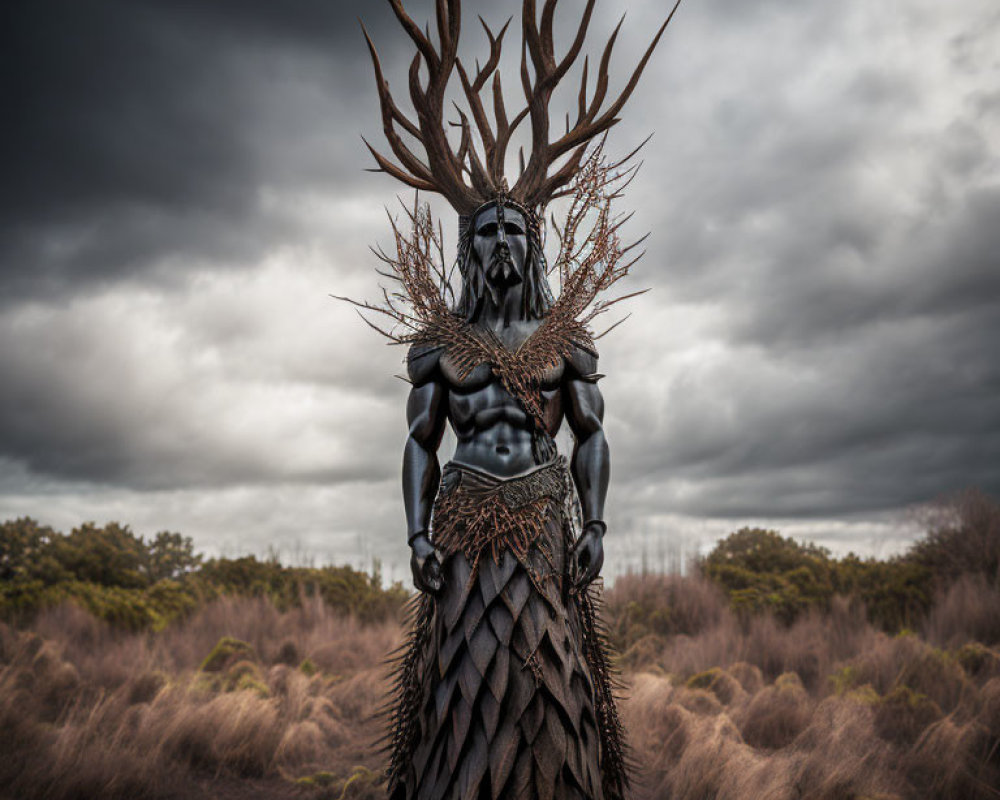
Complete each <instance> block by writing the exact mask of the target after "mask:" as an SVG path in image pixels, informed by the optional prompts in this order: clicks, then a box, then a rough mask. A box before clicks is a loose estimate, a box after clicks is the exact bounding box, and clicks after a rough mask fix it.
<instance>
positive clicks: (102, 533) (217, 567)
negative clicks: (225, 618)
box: [0, 518, 407, 631]
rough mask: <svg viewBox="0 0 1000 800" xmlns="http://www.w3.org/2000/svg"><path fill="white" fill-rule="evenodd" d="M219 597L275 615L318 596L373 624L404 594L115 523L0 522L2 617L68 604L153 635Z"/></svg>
mask: <svg viewBox="0 0 1000 800" xmlns="http://www.w3.org/2000/svg"><path fill="white" fill-rule="evenodd" d="M223 595H235V596H253V597H267V598H268V599H270V600H271V601H272V602H273V603H274V604H275V605H276V606H277V607H278V608H279V609H288V608H291V607H294V606H297V605H300V604H301V603H302V601H303V600H304V599H305V598H309V597H315V596H319V597H322V598H323V600H324V601H325V602H326V603H327V604H328V605H329V606H331V607H332V608H334V609H337V610H339V611H343V612H344V613H347V614H351V615H354V616H356V617H357V618H359V619H361V620H363V621H366V622H374V621H380V620H383V619H386V618H387V617H389V616H392V615H395V614H396V613H398V611H399V610H400V608H401V606H402V604H403V603H404V602H405V600H406V597H407V592H406V591H405V590H404V589H403V588H402V586H401V585H399V584H396V585H394V586H392V587H390V588H389V589H383V588H382V581H381V576H380V575H379V572H378V568H377V565H375V567H374V568H373V570H372V573H371V574H366V573H364V572H360V571H358V570H355V569H352V568H351V567H346V566H339V567H320V568H311V567H286V566H282V565H281V564H280V563H278V561H277V560H276V559H269V560H258V559H257V558H256V557H255V556H245V557H242V558H213V559H208V560H206V559H205V558H204V557H203V556H202V555H201V554H199V553H196V552H195V551H194V545H193V542H192V541H191V538H190V537H186V536H182V535H181V534H179V533H171V532H166V531H164V532H161V533H158V534H156V536H154V537H152V538H151V539H149V540H146V539H144V538H143V537H142V536H137V535H136V534H135V533H133V532H132V531H131V530H130V529H129V527H128V526H127V525H120V524H118V523H116V522H111V523H108V524H107V525H104V526H103V527H100V526H97V525H94V524H93V523H88V524H85V525H81V526H80V527H78V528H75V529H74V530H73V531H71V532H70V533H69V534H62V533H60V532H58V531H55V530H53V529H52V528H50V527H48V526H44V525H39V524H38V522H36V521H35V520H33V519H29V518H22V519H18V520H12V521H8V522H5V523H3V524H0V619H4V620H6V621H10V622H24V621H26V620H30V618H31V617H33V616H34V614H36V613H37V612H38V611H40V610H43V609H46V608H51V607H54V606H57V605H60V604H62V603H64V602H67V601H72V602H75V603H77V604H78V605H81V606H82V607H83V608H85V609H86V610H88V611H89V612H90V613H92V614H93V615H94V616H96V617H98V618H100V619H103V620H105V621H107V622H109V623H111V624H113V625H115V626H116V627H120V628H125V629H128V630H134V631H137V630H160V629H162V628H164V627H165V626H166V625H167V624H168V623H170V622H171V621H173V620H175V619H177V618H179V617H183V616H186V615H187V614H189V613H190V612H192V611H193V610H194V609H196V608H198V607H199V606H200V605H202V604H203V603H205V602H207V601H209V600H212V599H215V598H217V597H220V596H223Z"/></svg>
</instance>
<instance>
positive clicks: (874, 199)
mask: <svg viewBox="0 0 1000 800" xmlns="http://www.w3.org/2000/svg"><path fill="white" fill-rule="evenodd" d="M432 5H433V4H431V3H429V2H420V3H417V2H413V3H409V4H407V7H408V8H410V10H411V13H412V14H413V16H414V17H415V18H416V19H418V20H428V19H431V15H432V13H433V8H432ZM518 5H519V4H511V12H512V13H519V9H518ZM564 5H565V8H563V7H562V6H560V11H559V16H558V18H557V19H558V25H557V34H558V36H557V46H561V47H564V46H565V42H566V41H567V40H568V35H569V33H570V31H571V29H572V26H573V25H574V24H575V10H574V8H572V7H571V6H570V5H568V4H564ZM477 13H482V14H483V15H484V17H485V18H486V20H487V21H488V22H489V23H490V24H491V25H492V26H494V27H498V26H499V25H501V24H503V21H504V20H505V18H506V17H505V16H501V15H500V14H498V13H497V8H496V4H487V3H469V4H466V8H465V26H464V27H465V30H464V34H463V53H466V54H467V57H468V58H469V60H470V61H471V59H472V57H474V56H475V54H477V53H479V54H480V55H481V54H482V49H481V48H482V47H483V39H482V33H481V31H480V30H478V26H477V24H476V23H475V15H476V14H477ZM663 13H664V11H663V7H662V5H661V4H659V3H654V2H639V3H630V4H629V11H628V14H627V16H626V19H625V22H624V24H623V26H622V31H621V34H620V38H619V42H618V46H617V48H616V53H615V61H614V69H613V72H612V83H613V86H612V91H615V87H616V86H617V87H620V86H621V83H622V81H623V80H624V78H625V76H626V75H627V71H628V70H629V69H630V68H631V66H632V64H633V63H634V62H633V59H634V58H636V57H637V54H638V53H639V52H641V50H642V48H644V47H645V44H646V42H647V41H648V36H649V32H650V31H652V30H654V29H655V26H657V25H658V24H659V22H661V21H662V15H663ZM618 14H619V7H618V6H617V5H615V4H611V3H607V2H604V3H599V4H598V11H597V13H596V14H595V18H594V21H593V23H592V33H591V39H590V52H591V55H592V57H593V56H594V55H596V54H599V52H600V46H601V44H602V43H603V40H602V37H604V36H607V35H608V34H609V33H610V31H611V29H612V28H613V26H614V25H615V24H616V23H617V20H618V17H617V15H618ZM359 16H360V17H363V18H364V21H365V25H366V27H367V28H368V29H369V31H370V32H371V34H372V37H373V39H374V40H375V41H376V43H377V45H378V48H379V52H380V54H381V56H382V60H383V64H384V66H385V70H386V75H387V77H388V79H389V81H390V84H391V86H392V87H393V89H394V91H395V93H396V94H397V96H398V97H400V98H401V97H402V94H403V87H405V84H406V67H407V65H408V63H409V60H410V58H411V57H412V49H411V45H410V44H409V42H408V40H407V39H406V37H405V35H404V34H403V33H402V31H401V30H400V29H399V26H398V25H397V23H396V22H395V20H394V18H393V16H392V13H391V11H390V10H389V8H388V5H387V4H382V3H377V4H375V3H362V2H331V1H330V0H296V1H295V2H287V3H282V4H275V3H270V2H264V0H260V2H235V0H207V1H206V0H202V1H200V2H193V1H192V2H166V0H131V1H130V2H124V0H119V1H117V2H115V1H113V0H92V1H91V2H87V3H76V2H70V0H36V1H35V2H27V0H15V2H14V3H13V4H12V5H11V7H10V9H9V10H8V13H7V17H8V24H6V25H5V26H4V28H3V31H4V32H3V33H2V34H0V36H2V37H3V41H2V42H0V45H2V47H0V59H2V61H3V67H4V68H3V70H2V75H3V77H2V78H0V81H2V84H0V85H2V90H3V96H4V99H5V102H4V107H5V123H4V125H3V126H0V147H2V152H3V159H4V164H3V170H4V172H3V174H4V181H3V183H2V184H0V374H2V375H3V383H4V391H3V392H2V393H0V511H2V512H3V513H4V514H5V515H6V516H7V517H11V516H19V515H31V516H35V517H37V518H40V519H42V520H43V521H46V522H49V523H51V524H55V525H59V526H62V527H70V526H72V525H74V524H77V523H79V522H81V521H83V520H84V519H98V520H103V519H120V520H122V521H125V522H131V523H132V524H133V525H134V526H136V527H137V529H139V530H140V532H145V533H152V532H154V531H155V530H160V529H164V528H170V529H176V530H181V531H183V532H185V533H188V534H191V535H194V536H195V538H196V541H197V542H198V544H199V546H201V547H205V548H207V549H210V550H214V551H227V552H235V551H241V550H249V551H257V552H260V551H263V550H265V549H266V548H267V547H268V546H269V545H274V546H277V547H279V548H285V549H288V550H289V551H292V550H294V551H297V552H301V553H304V554H306V555H310V554H311V556H312V557H315V558H319V559H326V560H349V561H353V562H355V563H361V562H362V561H363V560H364V559H365V558H368V557H370V556H379V557H381V558H383V559H384V560H385V561H386V562H389V563H396V564H398V565H401V564H403V562H404V560H405V547H404V545H403V544H402V539H403V536H402V533H401V531H402V530H403V522H402V504H401V502H400V501H399V499H398V496H397V488H396V481H397V477H396V476H397V475H398V469H399V454H400V450H401V447H402V444H403V440H404V437H405V428H404V425H403V420H402V413H403V404H404V402H405V396H406V386H405V384H404V383H403V382H401V381H399V380H396V379H395V378H394V377H393V374H394V373H397V372H399V371H401V367H400V360H401V358H402V356H403V353H402V352H401V351H400V350H399V349H398V348H387V347H385V346H384V345H383V343H382V342H381V341H379V340H378V338H377V336H376V335H375V334H373V332H371V331H370V330H369V329H368V328H367V327H366V326H364V324H363V323H361V321H360V320H358V319H357V318H356V317H355V316H354V314H353V313H352V312H351V311H350V309H349V308H347V307H346V306H343V305H341V304H337V303H335V302H334V301H333V300H331V299H330V298H329V297H328V293H330V292H333V293H337V294H349V295H351V296H354V297H366V296H368V297H370V296H374V295H375V292H376V291H377V281H376V277H377V276H376V275H375V273H374V271H373V267H374V260H373V257H372V256H371V254H370V252H369V250H368V246H369V245H371V244H379V243H382V244H387V239H388V236H387V224H386V217H385V207H387V206H388V207H389V208H390V209H391V208H393V207H394V204H395V202H396V201H395V195H396V194H397V193H400V190H401V188H402V187H400V186H399V185H397V184H395V183H394V182H393V181H392V180H390V179H389V178H387V177H386V176H382V175H374V176H373V175H368V174H366V173H365V172H364V171H363V168H364V167H368V166H370V165H371V159H370V156H369V154H368V153H367V150H366V148H365V147H364V144H363V143H362V141H361V138H360V136H361V134H364V135H365V136H366V137H367V138H368V139H369V141H372V142H373V143H374V144H376V145H377V146H378V145H379V144H380V143H381V141H382V139H381V132H380V127H381V123H380V119H379V115H378V108H377V101H376V96H375V90H374V79H373V77H372V75H371V70H370V63H369V62H368V54H367V49H366V47H365V45H364V41H363V38H362V36H361V33H360V28H359V25H358V17H359ZM517 34H518V31H517V25H516V23H515V24H514V25H512V28H511V31H510V33H509V34H508V36H509V37H510V41H509V42H508V45H507V46H508V48H509V49H510V50H511V51H512V53H513V54H514V55H516V51H517V50H518V48H517V47H516V46H512V45H516V44H517V43H516V41H515V40H516V38H517ZM998 35H1000V12H998V11H997V10H996V9H995V4H993V3H990V2H987V1H986V0H961V1H960V2H956V3H952V4H950V5H947V6H942V5H941V4H937V3H931V2H929V1H925V0H914V2H910V3H907V4H905V7H900V6H897V5H894V4H890V5H886V4H871V3H864V2H862V1H861V0H850V2H847V3H842V4H828V3H821V2H819V1H818V0H815V1H812V0H810V1H809V2H794V3H792V2H782V1H781V0H771V1H770V2H758V3H753V4H748V3H745V2H735V1H732V0H711V2H701V3H693V2H692V3H687V4H685V5H683V6H682V7H681V9H680V10H679V11H678V13H677V16H676V17H675V19H674V21H673V22H672V23H671V26H670V28H669V29H668V31H667V33H666V35H665V37H664V40H663V41H662V43H661V45H660V47H659V49H658V51H657V52H656V53H655V55H654V57H653V60H652V61H651V62H650V65H649V68H648V69H647V72H646V74H645V75H644V77H643V80H642V82H641V83H640V86H639V89H638V90H637V92H636V93H635V95H634V96H633V98H632V100H631V101H630V103H629V105H628V106H626V109H625V111H624V113H623V115H622V122H621V123H620V124H619V125H618V126H617V127H616V128H615V129H614V130H613V132H612V134H611V146H612V148H613V149H615V150H616V151H618V152H627V151H628V150H630V149H631V148H632V147H634V146H635V145H636V144H638V143H639V142H640V141H642V139H644V138H645V137H646V136H647V135H648V134H649V133H650V132H654V137H653V139H652V140H651V142H650V143H649V144H648V145H647V146H646V147H645V148H644V150H643V158H644V165H643V168H642V170H641V172H640V173H639V176H638V178H637V180H636V181H635V183H634V184H633V186H632V187H631V189H630V192H629V193H628V195H627V196H626V197H625V198H624V200H623V210H624V209H625V207H626V206H627V207H628V208H630V209H634V210H635V212H636V215H635V217H634V218H633V220H632V221H631V222H630V223H629V228H628V229H629V231H630V233H631V234H632V235H634V236H636V237H638V236H640V235H642V234H643V233H644V232H645V231H647V230H648V231H650V232H651V234H652V235H651V237H650V239H649V242H648V244H649V247H648V252H647V254H646V256H645V258H644V259H643V261H641V262H640V263H639V265H637V267H636V268H635V274H634V276H633V278H632V279H631V281H632V288H640V287H642V286H650V287H652V289H653V291H651V292H650V293H649V294H647V295H643V296H642V297H641V298H639V299H637V300H635V301H633V302H632V306H631V309H630V310H631V311H632V312H633V316H632V318H631V319H630V320H629V321H628V323H627V324H625V325H623V326H621V327H620V328H617V329H616V330H615V331H614V332H613V333H612V334H611V335H609V336H608V337H607V338H606V339H602V340H601V342H600V344H601V352H602V358H601V371H602V372H605V373H607V374H608V376H609V377H608V378H607V379H606V380H605V381H603V382H602V384H601V386H602V389H603V390H604V392H605V395H606V398H607V405H608V418H607V420H606V422H607V428H608V435H609V439H610V441H611V445H612V450H613V459H614V466H613V485H612V494H611V497H610V499H609V509H608V518H609V523H610V525H611V528H612V530H613V531H618V532H619V534H620V535H619V537H618V538H617V540H616V539H615V537H609V540H608V546H609V561H608V565H609V569H611V570H612V571H615V570H621V569H624V568H626V567H627V566H630V565H632V566H634V564H635V562H634V560H633V559H634V558H635V554H636V553H638V552H640V551H641V552H646V553H648V554H654V556H653V557H655V554H656V553H660V554H661V557H662V558H666V556H663V555H662V554H664V553H673V554H675V555H676V553H677V552H678V551H679V550H680V549H687V550H694V549H697V548H699V547H702V548H703V547H704V546H705V543H706V542H710V541H711V540H712V539H713V538H714V537H717V536H721V535H724V534H725V533H726V532H727V531H728V530H732V529H733V528H735V527H738V526H739V525H742V524H766V525H773V526H777V527H780V528H781V529H782V530H783V531H785V532H787V533H792V534H794V535H801V536H804V537H808V538H810V539H813V540H815V541H818V542H820V543H823V544H828V545H830V546H832V547H834V548H836V549H837V550H838V551H846V550H848V549H855V550H860V551H862V552H879V553H885V552H888V551H892V550H893V549H899V548H900V547H902V546H904V545H905V542H906V540H907V537H910V536H912V535H913V531H912V529H911V528H910V527H909V526H908V523H907V521H906V517H905V509H907V508H908V507H910V506H912V505H913V504H915V503H920V502H924V501H927V500H930V499H932V498H934V497H936V496H938V495H940V494H942V493H946V492H949V491H953V490H956V489H960V488H963V487H967V486H979V487H981V488H983V489H984V490H986V491H988V492H992V493H994V494H996V493H1000V467H997V464H998V463H1000V359H998V357H997V355H996V350H997V346H996V343H997V341H1000V256H998V253H1000V225H998V224H997V223H998V221H1000V135H998V134H997V131H998V130H1000V91H998V90H997V88H996V87H997V86H1000V62H998V60H997V57H996V53H995V42H996V41H997V39H998ZM991 45H992V46H991ZM508 67H509V70H508V72H509V77H508V79H507V81H506V83H507V86H508V94H509V103H510V104H513V102H514V100H513V98H514V97H515V94H514V92H513V89H514V87H516V85H517V80H516V59H514V58H513V56H512V57H511V60H510V62H509V64H508V63H507V62H505V69H507V68H508ZM507 74H508V73H505V76H506V75H507ZM557 99H558V98H557ZM571 99H572V98H570V100H571ZM556 116H557V117H559V116H561V111H560V112H559V113H557V114H556ZM404 194H405V192H404ZM434 209H435V211H436V212H438V213H440V214H442V216H443V218H444V221H445V230H446V235H447V236H448V237H450V240H451V241H452V242H454V235H453V233H454V221H453V219H452V216H453V215H452V214H451V212H449V211H448V210H447V208H446V206H444V204H443V203H441V202H440V201H434ZM562 442H563V444H564V445H568V441H567V439H566V435H565V434H563V438H562ZM446 444H447V443H446ZM615 541H617V544H615ZM675 555H674V556H671V558H674V557H675ZM397 577H402V574H401V568H400V573H399V574H397Z"/></svg>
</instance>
